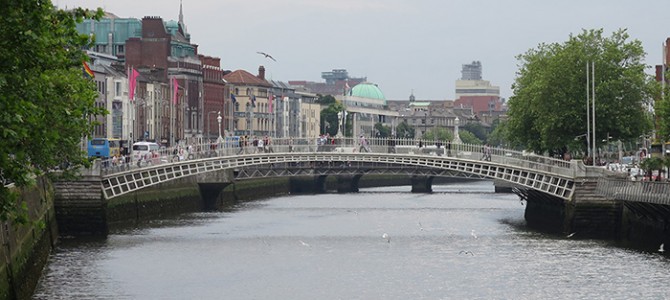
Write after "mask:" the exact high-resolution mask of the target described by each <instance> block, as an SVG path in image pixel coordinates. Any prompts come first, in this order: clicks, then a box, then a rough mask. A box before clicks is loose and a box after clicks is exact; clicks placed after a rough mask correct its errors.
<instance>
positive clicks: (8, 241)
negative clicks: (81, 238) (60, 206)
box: [0, 178, 58, 300]
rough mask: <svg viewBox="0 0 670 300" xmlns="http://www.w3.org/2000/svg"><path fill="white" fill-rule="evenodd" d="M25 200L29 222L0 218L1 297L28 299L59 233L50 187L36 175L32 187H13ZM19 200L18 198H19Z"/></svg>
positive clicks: (44, 179)
mask: <svg viewBox="0 0 670 300" xmlns="http://www.w3.org/2000/svg"><path fill="white" fill-rule="evenodd" d="M15 190H16V191H17V192H18V195H19V197H18V198H19V199H18V200H17V201H25V203H26V207H27V209H28V222H27V223H26V224H14V223H12V222H10V221H5V222H0V226H1V228H0V241H1V242H2V247H0V256H1V257H2V259H1V260H0V299H2V300H4V299H30V298H31V297H32V294H33V291H34V290H35V286H36V285H37V282H38V280H39V278H40V275H41V272H42V268H44V266H45V265H46V263H47V259H48V257H49V253H50V252H51V249H52V248H53V247H54V246H55V244H56V241H57V237H58V226H57V223H56V215H55V211H54V208H53V207H54V194H53V187H52V185H51V183H50V182H49V180H47V179H46V178H37V184H36V185H35V186H33V187H28V188H22V189H15ZM19 203H20V202H19Z"/></svg>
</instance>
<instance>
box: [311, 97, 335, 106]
mask: <svg viewBox="0 0 670 300" xmlns="http://www.w3.org/2000/svg"><path fill="white" fill-rule="evenodd" d="M317 97H318V99H317V100H316V102H317V103H319V104H321V105H329V106H330V105H331V104H335V103H337V100H336V99H335V97H333V96H331V95H325V96H324V95H321V94H319V95H317Z"/></svg>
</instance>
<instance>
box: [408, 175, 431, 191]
mask: <svg viewBox="0 0 670 300" xmlns="http://www.w3.org/2000/svg"><path fill="white" fill-rule="evenodd" d="M411 182H412V193H432V192H433V177H423V176H412V178H411Z"/></svg>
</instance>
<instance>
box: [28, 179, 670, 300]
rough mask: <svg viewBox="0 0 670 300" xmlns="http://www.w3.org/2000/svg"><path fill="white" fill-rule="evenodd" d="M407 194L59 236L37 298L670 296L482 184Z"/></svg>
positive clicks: (610, 250) (623, 253)
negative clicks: (543, 226) (92, 235)
mask: <svg viewBox="0 0 670 300" xmlns="http://www.w3.org/2000/svg"><path fill="white" fill-rule="evenodd" d="M409 190H410V187H409V186H404V187H392V188H374V189H362V190H361V192H360V193H356V194H325V195H300V196H285V197H278V198H271V199H267V200H263V201H256V202H251V203H245V204H241V205H239V206H237V207H236V208H235V209H233V210H231V211H227V212H211V213H192V214H184V215H181V216H179V217H175V218H171V219H164V220H159V221H152V222H149V223H148V224H146V225H143V226H140V227H138V228H134V229H125V230H117V231H114V232H113V233H112V234H111V235H110V236H109V237H108V238H107V239H105V240H83V239H63V240H61V242H60V243H59V245H58V247H57V249H56V250H55V251H54V253H53V254H52V255H51V257H50V261H49V264H48V265H47V267H46V269H45V270H44V274H43V276H42V279H41V280H40V282H39V284H38V288H37V290H36V293H35V295H34V299H670V289H669V288H668V286H667V283H668V282H669V281H670V272H669V271H668V269H669V267H670V262H669V260H668V259H667V258H666V257H664V256H662V255H660V254H658V253H650V252H642V251H637V250H629V249H625V248H621V247H617V246H615V245H612V244H611V243H608V242H604V241H598V240H579V239H575V238H576V237H577V236H578V234H576V235H575V236H574V237H572V238H567V237H562V236H560V237H559V236H552V235H545V234H542V233H538V232H534V231H532V230H528V229H527V228H526V227H525V224H524V220H523V214H524V208H525V206H523V202H520V201H519V199H518V197H517V196H515V195H513V194H495V193H493V185H492V183H491V182H488V181H480V182H469V183H458V184H449V185H443V186H434V192H433V193H432V194H412V193H410V192H409ZM384 234H386V235H387V236H388V238H383V237H382V236H383V235H384Z"/></svg>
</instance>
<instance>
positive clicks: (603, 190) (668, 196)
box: [596, 178, 670, 205]
mask: <svg viewBox="0 0 670 300" xmlns="http://www.w3.org/2000/svg"><path fill="white" fill-rule="evenodd" d="M596 192H598V193H599V194H600V195H603V196H605V197H607V198H608V199H614V200H621V201H632V202H645V203H654V204H663V205H670V182H658V181H630V180H625V179H612V178H600V179H598V185H597V186H596Z"/></svg>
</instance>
